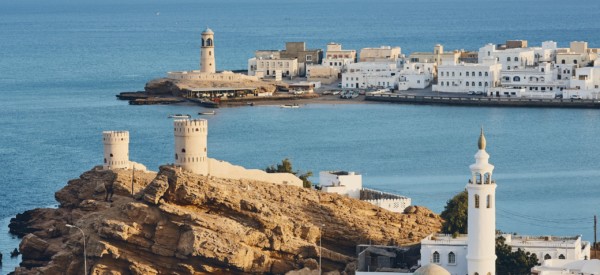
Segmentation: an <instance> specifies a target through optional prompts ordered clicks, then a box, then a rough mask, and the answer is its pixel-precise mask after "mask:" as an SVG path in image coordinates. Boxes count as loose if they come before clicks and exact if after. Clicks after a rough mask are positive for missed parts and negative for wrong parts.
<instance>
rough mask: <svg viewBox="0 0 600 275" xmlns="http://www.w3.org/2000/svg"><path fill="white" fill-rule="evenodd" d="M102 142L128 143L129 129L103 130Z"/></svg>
mask: <svg viewBox="0 0 600 275" xmlns="http://www.w3.org/2000/svg"><path fill="white" fill-rule="evenodd" d="M102 142H103V143H104V144H114V143H129V131H104V132H102Z"/></svg>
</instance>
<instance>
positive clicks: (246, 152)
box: [0, 0, 600, 273]
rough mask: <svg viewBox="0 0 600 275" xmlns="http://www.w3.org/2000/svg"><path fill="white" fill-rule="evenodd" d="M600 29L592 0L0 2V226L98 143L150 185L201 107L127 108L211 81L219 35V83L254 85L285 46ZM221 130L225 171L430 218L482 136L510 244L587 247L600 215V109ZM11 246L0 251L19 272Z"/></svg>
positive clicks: (298, 113)
mask: <svg viewBox="0 0 600 275" xmlns="http://www.w3.org/2000/svg"><path fill="white" fill-rule="evenodd" d="M517 7H518V8H517ZM157 12H159V13H160V15H157ZM599 16H600V2H598V1H596V0H582V1H577V2H576V3H575V2H565V1H558V0H551V1H546V0H533V1H517V0H508V1H489V0H457V1H445V0H438V1H436V0H406V1H392V0H374V1H356V0H353V1H342V0H335V1H327V2H324V3H323V2H322V1H316V0H313V1H304V0H303V1H300V0H293V1H274V0H268V1H242V0H238V1H217V0H211V1H191V0H190V1H182V0H176V1H155V0H151V1H140V0H138V1H128V3H126V4H124V3H120V2H118V1H52V2H42V1H18V2H16V1H8V0H4V1H1V0H0V163H1V164H2V168H3V170H4V171H3V173H2V175H1V176H0V177H1V180H0V186H1V187H0V218H6V217H10V216H13V215H15V214H17V213H19V212H22V211H24V210H27V209H31V208H35V207H45V206H51V205H54V204H55V201H54V192H55V191H57V190H58V189H60V188H61V187H62V186H64V185H65V184H66V182H67V180H69V179H72V178H76V177H78V176H79V175H80V174H81V173H82V172H83V171H86V170H88V169H90V168H92V167H93V166H94V165H97V164H100V163H101V160H102V157H101V154H102V144H101V131H102V130H119V129H123V130H129V131H130V133H131V145H130V148H131V152H130V156H131V159H132V160H135V161H138V162H142V163H144V164H146V165H147V166H148V167H149V168H151V169H157V167H158V166H159V165H160V164H163V163H167V162H171V161H172V159H171V156H172V153H171V151H172V147H173V138H172V133H171V128H172V126H171V122H170V120H168V119H167V118H166V116H167V114H169V113H175V112H176V113H196V112H197V111H198V107H193V106H129V105H127V103H126V102H121V101H117V100H115V98H114V94H116V93H118V92H121V91H126V90H139V89H142V88H143V86H144V84H145V82H146V81H147V80H149V79H152V78H155V77H159V76H162V75H164V73H165V72H166V71H169V70H184V69H195V68H197V66H198V61H199V54H198V53H199V35H200V32H201V31H202V30H203V29H204V28H205V27H206V26H207V25H208V26H210V27H211V28H212V29H213V30H214V31H215V32H216V40H215V42H216V43H215V44H216V47H217V49H216V57H217V66H218V69H243V68H246V62H247V59H248V58H250V57H252V54H253V51H254V50H256V49H280V48H283V47H284V43H285V42H286V41H306V42H307V45H308V47H311V48H324V47H325V45H326V43H327V42H331V41H335V42H340V43H342V44H343V46H344V47H345V48H354V49H360V48H362V47H376V46H379V45H393V46H395V45H399V46H401V47H402V50H403V52H404V53H409V52H412V51H427V50H431V48H432V47H433V45H435V44H436V43H442V44H444V46H445V48H446V49H455V48H459V49H460V48H464V49H471V50H476V49H477V48H479V47H480V46H482V45H484V44H485V43H489V42H492V43H502V42H503V41H504V40H506V39H527V40H529V43H530V45H538V44H539V43H540V42H541V41H544V40H554V41H557V42H558V43H559V46H563V47H566V46H567V45H568V42H569V41H572V40H586V41H588V42H589V43H590V46H593V47H600V21H598V20H597V18H599ZM209 120H210V122H209V125H210V126H209V127H210V135H209V154H210V156H211V157H214V158H218V159H223V160H227V161H230V162H233V163H236V164H240V165H243V166H246V167H252V168H264V167H266V166H267V165H270V164H273V163H275V162H278V161H280V160H281V159H282V158H285V157H289V158H291V159H292V161H293V163H294V165H295V166H296V167H297V168H299V169H303V170H312V171H314V172H318V171H320V170H326V169H345V170H355V171H358V172H360V173H362V174H363V175H364V184H365V185H366V186H368V187H372V188H377V189H381V190H385V191H390V192H396V193H400V194H403V195H407V196H410V197H412V199H413V202H414V203H415V204H418V205H425V206H427V207H429V208H431V209H433V210H434V211H441V210H442V209H443V205H444V204H445V201H446V200H447V199H449V198H450V197H451V196H452V195H453V194H455V193H457V192H459V191H461V190H462V189H463V188H464V185H465V183H466V180H467V179H468V177H469V170H468V165H469V164H470V163H472V162H473V154H474V153H475V152H476V141H477V135H478V131H479V126H480V125H482V124H483V125H485V128H486V132H487V137H488V147H489V150H488V151H489V153H490V155H491V162H492V163H494V164H495V165H496V168H497V169H496V171H495V172H496V173H495V177H496V179H497V182H498V190H497V193H498V228H500V229H502V230H504V231H517V232H520V233H524V234H556V235H575V234H583V235H584V238H585V239H588V240H589V239H591V238H592V236H591V233H592V216H593V215H594V214H600V213H599V212H600V200H599V199H598V198H599V197H600V182H599V181H600V180H598V178H599V176H600V156H599V154H598V153H599V152H600V143H599V142H598V136H600V110H555V109H501V108H463V107H439V106H404V105H386V104H381V105H310V106H305V107H304V108H301V109H295V110H289V109H286V110H282V109H279V108H276V107H243V108H229V109H221V110H220V111H219V115H217V116H214V117H211V118H209ZM564 220H566V221H567V222H566V223H565V222H563V221H564ZM4 228H5V227H4ZM0 230H2V232H4V231H5V230H7V229H6V228H5V229H0ZM14 247H16V244H15V241H14V240H12V239H11V238H10V237H9V236H7V235H4V234H0V252H1V253H2V254H3V255H4V260H5V263H6V262H7V260H8V258H9V256H8V251H9V250H12V248H14ZM12 265H14V261H13V262H10V263H9V264H5V266H4V269H0V273H6V272H8V271H10V270H12Z"/></svg>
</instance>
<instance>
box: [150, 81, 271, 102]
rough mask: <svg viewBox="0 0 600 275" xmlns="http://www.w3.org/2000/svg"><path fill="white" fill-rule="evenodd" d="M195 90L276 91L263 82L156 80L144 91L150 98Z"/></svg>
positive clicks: (183, 94)
mask: <svg viewBox="0 0 600 275" xmlns="http://www.w3.org/2000/svg"><path fill="white" fill-rule="evenodd" d="M197 88H253V89H256V90H258V91H259V92H261V93H263V92H267V93H273V92H275V90H276V89H277V87H276V86H275V84H273V83H269V82H264V81H260V80H258V81H252V80H239V81H231V80H227V81H216V80H193V79H170V78H157V79H153V80H151V81H148V82H147V83H146V86H145V87H144V90H145V91H146V93H147V94H148V95H150V96H178V97H179V96H185V94H186V92H185V91H190V90H193V89H197Z"/></svg>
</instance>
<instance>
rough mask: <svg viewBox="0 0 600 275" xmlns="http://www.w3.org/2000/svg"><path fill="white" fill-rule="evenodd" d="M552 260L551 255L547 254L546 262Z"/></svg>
mask: <svg viewBox="0 0 600 275" xmlns="http://www.w3.org/2000/svg"><path fill="white" fill-rule="evenodd" d="M550 259H552V257H550V255H549V254H546V256H544V260H550Z"/></svg>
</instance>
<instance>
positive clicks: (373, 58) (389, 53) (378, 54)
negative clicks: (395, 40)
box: [359, 46, 402, 62]
mask: <svg viewBox="0 0 600 275" xmlns="http://www.w3.org/2000/svg"><path fill="white" fill-rule="evenodd" d="M401 53H402V52H401V49H400V47H390V46H381V47H379V48H363V49H361V50H360V56H359V57H360V62H396V61H397V60H398V59H400V58H402V55H401Z"/></svg>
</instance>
